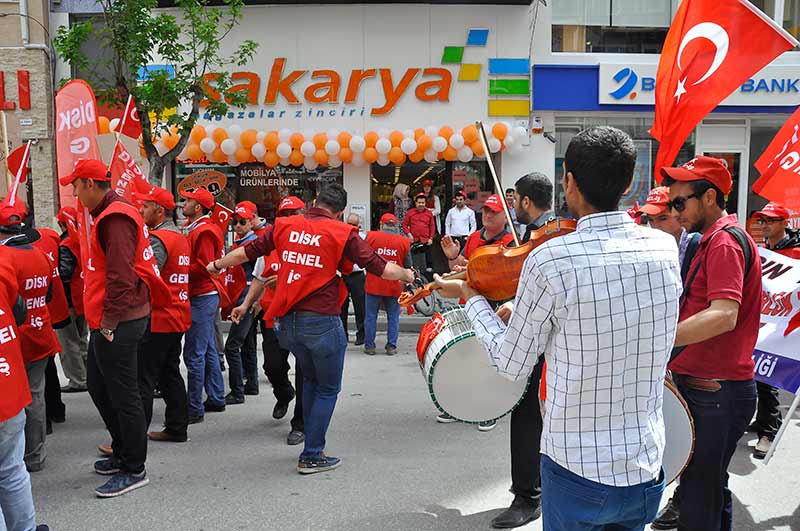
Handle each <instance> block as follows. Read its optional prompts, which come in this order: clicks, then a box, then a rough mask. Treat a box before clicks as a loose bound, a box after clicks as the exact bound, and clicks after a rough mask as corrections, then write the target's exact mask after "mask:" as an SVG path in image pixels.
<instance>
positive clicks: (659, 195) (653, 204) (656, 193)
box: [638, 186, 669, 216]
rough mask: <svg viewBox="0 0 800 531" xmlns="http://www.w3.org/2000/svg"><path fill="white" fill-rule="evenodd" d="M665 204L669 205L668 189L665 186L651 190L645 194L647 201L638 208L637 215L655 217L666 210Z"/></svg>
mask: <svg viewBox="0 0 800 531" xmlns="http://www.w3.org/2000/svg"><path fill="white" fill-rule="evenodd" d="M667 203H669V188H667V187H666V186H659V187H657V188H653V189H652V190H650V193H649V194H647V201H646V202H645V204H644V205H642V206H641V208H639V210H638V213H639V214H647V215H648V216H657V215H659V214H661V213H662V212H664V211H665V210H666V209H667Z"/></svg>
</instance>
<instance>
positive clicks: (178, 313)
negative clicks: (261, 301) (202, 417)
mask: <svg viewBox="0 0 800 531" xmlns="http://www.w3.org/2000/svg"><path fill="white" fill-rule="evenodd" d="M133 197H134V199H135V200H136V201H138V202H140V203H141V207H140V209H139V211H140V212H141V214H142V218H144V222H145V223H146V224H147V227H148V228H149V229H150V245H151V247H152V248H153V254H154V255H155V259H156V262H157V263H158V268H159V270H160V271H161V279H162V280H163V281H164V283H165V284H166V285H167V286H168V287H169V291H170V303H169V305H167V306H164V307H162V308H153V311H152V313H151V314H150V328H149V330H148V331H147V332H146V333H145V335H144V337H143V338H142V340H141V341H140V342H139V393H140V394H141V397H142V405H143V407H144V415H145V423H146V424H147V426H148V428H149V426H150V421H151V420H152V418H153V390H154V389H155V388H158V390H159V391H160V393H161V397H162V398H163V399H164V403H165V404H166V409H165V411H164V429H163V430H161V431H152V432H149V433H148V434H147V435H148V437H149V438H150V440H152V441H166V442H185V441H186V440H187V427H188V425H189V417H188V409H187V407H188V406H187V397H186V384H185V383H184V381H183V376H182V375H181V370H180V363H181V340H182V339H183V334H184V333H185V332H186V331H187V330H189V327H190V326H191V325H192V313H191V308H190V306H189V263H190V256H191V252H190V250H189V242H188V241H187V240H186V237H185V236H184V235H183V234H181V232H180V230H179V229H178V227H176V226H175V223H174V222H173V221H172V219H173V213H174V211H175V198H174V197H173V196H172V193H171V192H169V191H168V190H165V189H164V188H160V187H158V186H154V187H152V188H151V189H150V191H149V192H147V193H140V192H137V193H134V194H133Z"/></svg>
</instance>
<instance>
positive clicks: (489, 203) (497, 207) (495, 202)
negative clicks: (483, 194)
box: [481, 194, 503, 212]
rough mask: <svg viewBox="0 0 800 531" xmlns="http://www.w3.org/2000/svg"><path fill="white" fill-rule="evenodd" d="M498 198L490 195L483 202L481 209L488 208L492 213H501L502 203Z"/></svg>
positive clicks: (495, 195)
mask: <svg viewBox="0 0 800 531" xmlns="http://www.w3.org/2000/svg"><path fill="white" fill-rule="evenodd" d="M502 201H503V200H502V199H500V196H499V195H497V194H492V195H490V196H489V197H487V198H486V201H484V202H483V204H482V205H481V208H488V209H489V210H491V211H493V212H502V211H503V203H502Z"/></svg>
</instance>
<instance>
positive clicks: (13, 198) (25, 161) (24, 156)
mask: <svg viewBox="0 0 800 531" xmlns="http://www.w3.org/2000/svg"><path fill="white" fill-rule="evenodd" d="M30 154H31V141H30V140H28V142H27V143H26V144H25V152H24V153H23V154H22V164H20V165H19V169H18V170H17V174H16V175H15V176H14V186H13V187H12V188H11V193H10V194H9V195H8V204H10V205H14V204H15V203H16V202H17V190H18V189H19V182H20V181H21V180H22V174H23V173H25V172H27V171H28V157H30ZM6 160H8V158H6Z"/></svg>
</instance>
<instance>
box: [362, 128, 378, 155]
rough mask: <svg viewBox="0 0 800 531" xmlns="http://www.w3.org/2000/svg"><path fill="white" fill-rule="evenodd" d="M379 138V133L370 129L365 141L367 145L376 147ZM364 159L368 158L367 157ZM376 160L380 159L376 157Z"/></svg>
mask: <svg viewBox="0 0 800 531" xmlns="http://www.w3.org/2000/svg"><path fill="white" fill-rule="evenodd" d="M378 138H380V137H379V136H378V133H376V132H375V131H370V132H368V133H367V134H366V135H364V142H366V143H367V147H368V148H372V147H375V143H376V142H377V141H378ZM364 160H366V158H365V159H364ZM375 160H378V159H375ZM367 162H369V161H367ZM372 162H375V161H372Z"/></svg>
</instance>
